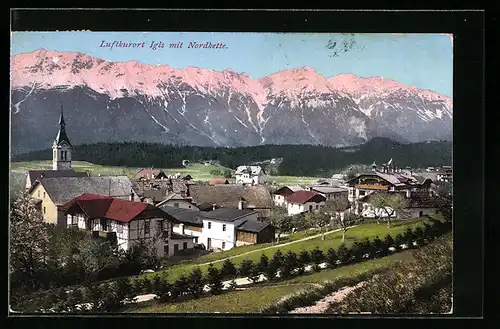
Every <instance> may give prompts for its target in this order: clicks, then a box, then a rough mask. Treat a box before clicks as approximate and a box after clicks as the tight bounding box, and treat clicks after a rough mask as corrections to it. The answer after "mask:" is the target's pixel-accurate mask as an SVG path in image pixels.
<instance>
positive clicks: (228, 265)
mask: <svg viewBox="0 0 500 329" xmlns="http://www.w3.org/2000/svg"><path fill="white" fill-rule="evenodd" d="M220 272H221V275H222V277H229V278H234V277H235V276H236V273H237V270H236V267H235V266H234V264H233V262H231V260H230V259H229V258H227V259H226V260H225V261H224V263H223V264H222V268H221V270H220Z"/></svg>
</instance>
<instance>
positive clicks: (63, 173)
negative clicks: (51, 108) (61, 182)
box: [26, 106, 89, 189]
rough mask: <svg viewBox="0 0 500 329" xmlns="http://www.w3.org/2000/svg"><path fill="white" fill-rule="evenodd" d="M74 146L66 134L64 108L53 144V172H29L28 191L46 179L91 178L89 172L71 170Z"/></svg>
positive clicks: (27, 177) (27, 179)
mask: <svg viewBox="0 0 500 329" xmlns="http://www.w3.org/2000/svg"><path fill="white" fill-rule="evenodd" d="M71 151H72V145H71V142H70V141H69V138H68V135H67V134H66V123H65V122H64V115H63V108H62V106H61V116H60V118H59V131H58V133H57V136H56V139H55V140H54V143H53V144H52V170H29V171H28V175H27V176H26V189H30V188H31V186H32V185H33V184H34V183H35V181H36V180H37V179H39V178H44V177H89V174H88V173H87V172H76V171H74V170H73V169H72V168H71Z"/></svg>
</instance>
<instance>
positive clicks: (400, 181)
mask: <svg viewBox="0 0 500 329" xmlns="http://www.w3.org/2000/svg"><path fill="white" fill-rule="evenodd" d="M362 176H376V177H379V178H382V179H383V180H385V181H386V182H388V183H389V184H391V185H394V186H406V185H421V184H423V183H424V182H425V179H424V180H422V183H420V181H419V179H420V178H419V179H417V178H416V177H413V176H411V175H410V174H406V173H403V172H394V173H382V172H379V171H371V172H366V173H362V174H359V175H358V176H356V177H354V178H352V179H350V180H348V181H347V183H350V182H352V181H354V180H356V179H358V178H359V177H362Z"/></svg>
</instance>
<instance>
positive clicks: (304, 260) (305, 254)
mask: <svg viewBox="0 0 500 329" xmlns="http://www.w3.org/2000/svg"><path fill="white" fill-rule="evenodd" d="M310 262H311V255H310V254H309V251H307V250H302V251H301V252H300V254H299V265H301V266H306V265H308V264H309V263H310Z"/></svg>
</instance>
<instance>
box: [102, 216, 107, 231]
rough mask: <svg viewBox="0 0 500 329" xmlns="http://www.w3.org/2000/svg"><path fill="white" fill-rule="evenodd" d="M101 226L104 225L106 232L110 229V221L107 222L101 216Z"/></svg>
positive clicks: (103, 228)
mask: <svg viewBox="0 0 500 329" xmlns="http://www.w3.org/2000/svg"><path fill="white" fill-rule="evenodd" d="M101 226H102V230H103V231H105V232H106V231H107V230H108V223H107V221H106V219H104V218H101Z"/></svg>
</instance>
